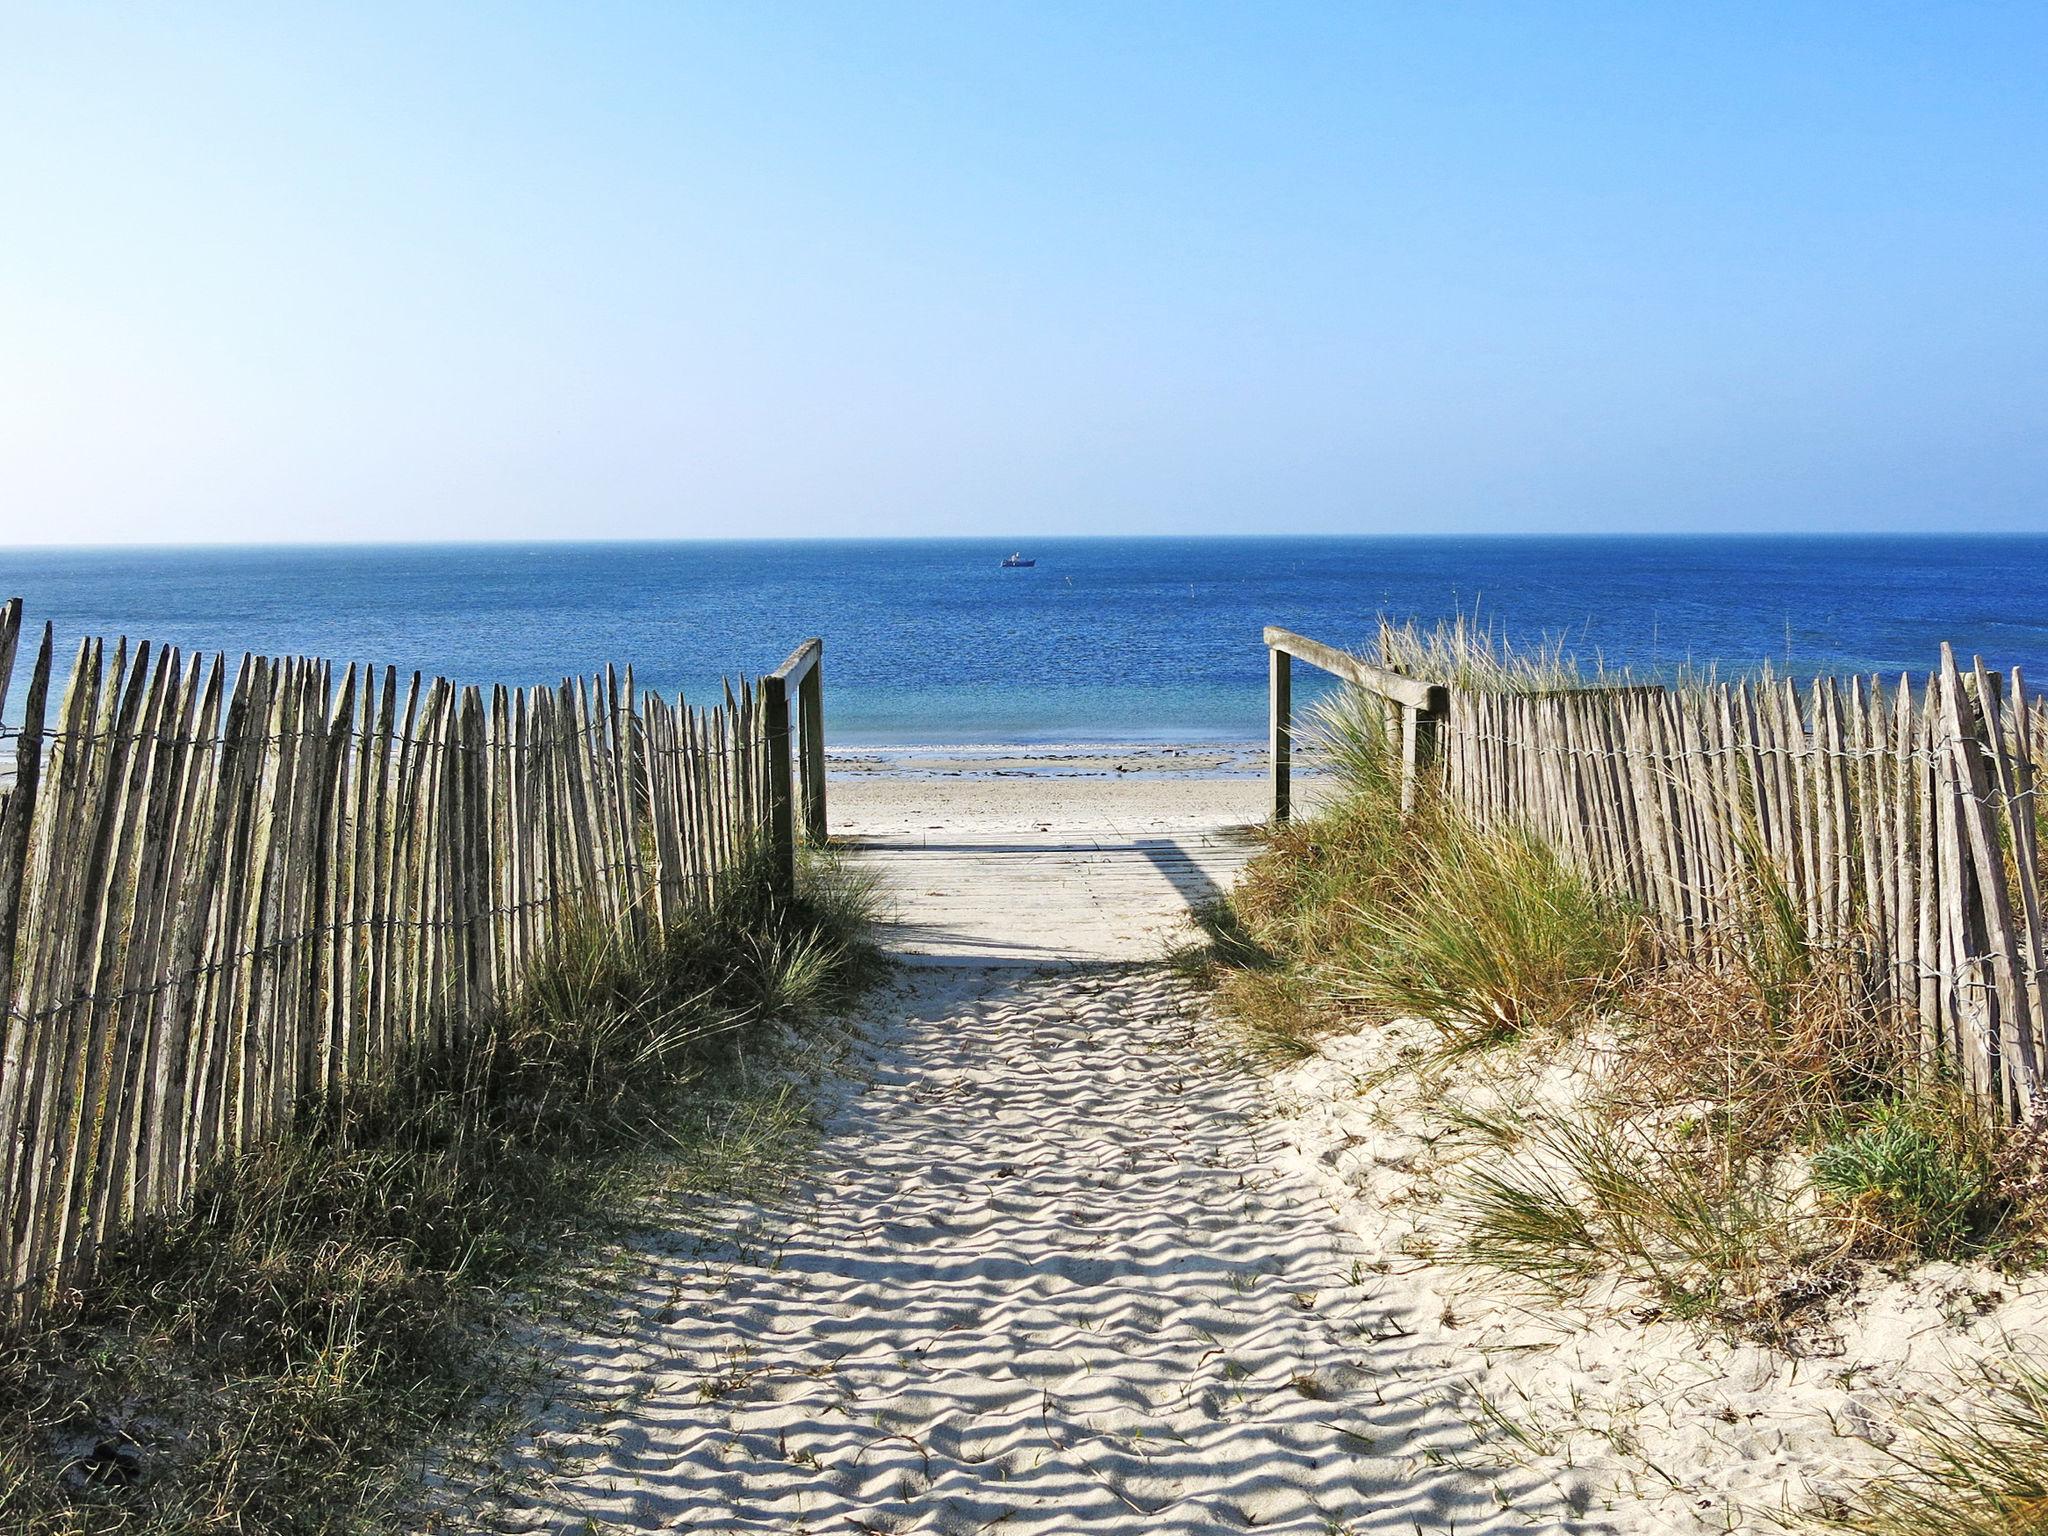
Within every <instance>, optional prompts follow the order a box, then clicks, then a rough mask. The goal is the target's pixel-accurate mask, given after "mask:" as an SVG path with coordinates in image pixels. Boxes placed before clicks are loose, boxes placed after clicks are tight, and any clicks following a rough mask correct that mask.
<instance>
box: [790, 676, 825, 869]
mask: <svg viewBox="0 0 2048 1536" xmlns="http://www.w3.org/2000/svg"><path fill="white" fill-rule="evenodd" d="M797 706H798V712H799V714H800V715H801V723H802V726H803V752H804V769H803V774H804V836H805V837H806V838H807V839H808V840H809V841H811V842H813V843H816V844H818V845H820V846H822V845H823V844H824V841H825V836H826V833H825V647H824V645H823V643H822V642H821V643H820V644H819V646H818V659H817V660H816V661H814V662H812V663H811V670H810V671H809V672H808V673H806V674H805V676H804V680H803V681H802V682H801V683H799V684H798V685H797Z"/></svg>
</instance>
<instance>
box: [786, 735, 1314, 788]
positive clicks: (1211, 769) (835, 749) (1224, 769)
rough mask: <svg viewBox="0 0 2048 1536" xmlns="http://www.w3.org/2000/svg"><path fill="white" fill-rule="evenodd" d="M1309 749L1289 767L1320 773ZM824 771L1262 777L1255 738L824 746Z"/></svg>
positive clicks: (902, 775)
mask: <svg viewBox="0 0 2048 1536" xmlns="http://www.w3.org/2000/svg"><path fill="white" fill-rule="evenodd" d="M1319 755H1320V754H1318V753H1317V752H1316V751H1315V749H1314V747H1313V746H1310V745H1306V744H1303V743H1300V742H1297V743H1296V745H1295V760H1294V771H1295V773H1296V774H1297V775H1301V776H1313V775H1315V774H1317V773H1320V772H1321V771H1322V766H1321V764H1320V762H1319V760H1318V759H1319ZM825 771H826V773H827V775H828V776H829V777H830V778H832V779H835V780H844V781H858V780H861V779H908V780H933V779H970V780H996V779H1109V780H1116V779H1226V780H1253V779H1263V778H1265V776H1266V773H1267V759H1266V744H1265V743H1264V742H1263V741H1233V742H1212V741H1196V742H1085V741H1083V742H1037V743H1028V744H1026V743H987V744H984V743H970V744H964V745H962V744H951V743H944V742H931V743H923V744H911V745H901V746H852V745H834V744H833V743H832V742H831V741H830V740H829V739H828V740H827V742H826V745H825Z"/></svg>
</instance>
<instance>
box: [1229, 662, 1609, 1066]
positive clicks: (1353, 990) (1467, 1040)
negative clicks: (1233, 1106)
mask: <svg viewBox="0 0 2048 1536" xmlns="http://www.w3.org/2000/svg"><path fill="white" fill-rule="evenodd" d="M1311 729H1312V730H1313V732H1314V734H1315V736H1316V737H1317V739H1318V740H1319V741H1320V743H1321V744H1322V750H1323V752H1324V755H1325V758H1326V760H1327V761H1328V762H1329V763H1330V765H1331V771H1332V774H1333V778H1334V781H1335V783H1336V786H1337V794H1336V795H1335V796H1334V797H1333V799H1332V800H1331V801H1330V803H1329V804H1328V805H1327V806H1326V808H1325V809H1323V810H1322V811H1321V812H1320V813H1319V814H1317V815H1315V816H1312V817H1309V818H1307V819H1304V820H1302V821H1299V822H1296V823H1292V824H1290V825H1288V826H1285V827H1281V828H1278V829H1275V830H1274V831H1273V832H1272V833H1271V835H1270V841H1269V845H1268V848H1267V850H1266V852H1265V853H1264V854H1263V855H1262V856H1261V857H1260V858H1258V859H1256V860H1254V861H1253V863H1252V864H1251V866H1250V867H1249V869H1248V870H1247V871H1246V873H1245V876H1244V878H1243V880H1242V882H1241V883H1240V885H1239V887H1238V889H1237V891H1236V892H1235V893H1234V894H1233V896H1232V898H1231V902H1230V920H1229V931H1230V933H1231V936H1232V937H1231V943H1232V944H1233V945H1234V946H1235V948H1234V950H1231V949H1225V950H1221V951H1219V952H1218V953H1217V955H1216V961H1217V966H1218V970H1219V973H1220V975H1221V978H1222V979H1221V982H1220V984H1221V985H1222V987H1223V988H1224V990H1225V992H1226V993H1227V997H1226V1003H1227V1005H1228V1006H1229V1007H1230V1008H1231V1010H1232V1011H1233V1012H1235V1013H1236V1014H1237V1015H1239V1016H1240V1017H1244V1018H1251V1019H1255V1020H1258V1021H1260V1027H1261V1028H1262V1029H1263V1030H1264V1032H1265V1033H1266V1034H1268V1035H1269V1036H1271V1035H1277V1034H1280V1033H1282V1032H1283V1024H1282V1022H1281V1021H1282V1020H1284V1019H1285V1018H1286V1017H1288V1016H1290V1015H1294V1016H1298V1017H1299V1020H1300V1022H1299V1026H1298V1028H1297V1030H1296V1034H1297V1038H1298V1042H1306V1041H1308V1040H1312V1038H1313V1036H1314V1035H1315V1033H1316V1032H1317V1031H1318V1030H1319V1029H1323V1028H1328V1027H1331V1026H1333V1025H1334V1024H1336V1023H1337V1022H1339V1021H1341V1020H1344V1019H1347V1018H1354V1017H1357V1016H1359V1015H1366V1016H1379V1017H1391V1016H1396V1015H1413V1016H1419V1017H1423V1018H1427V1019H1429V1020H1430V1021H1431V1022H1433V1023H1435V1024H1437V1025H1438V1026H1439V1027H1440V1028H1441V1029H1442V1030H1443V1031H1444V1032H1445V1035H1446V1037H1447V1039H1449V1040H1451V1041H1453V1042H1454V1043H1456V1044H1459V1045H1473V1044H1480V1043H1485V1042H1488V1041H1494V1040H1499V1039H1505V1038H1511V1037H1513V1036H1515V1035H1518V1034H1521V1033H1523V1032H1525V1031H1553V1030H1556V1029H1559V1028H1561V1027H1563V1026H1564V1025H1565V1024H1566V1023H1567V1022H1568V1021H1569V1020H1571V1019H1572V1018H1573V1017H1574V1016H1576V1015H1578V1014H1579V1013H1581V1012H1583V1011H1584V1010H1585V1009H1587V1008H1588V1007H1590V1006H1591V1005H1593V1004H1594V1003H1595V1002H1596V1001H1597V999H1598V998H1599V997H1600V996H1601V995H1602V994H1603V993H1604V992H1605V991H1606V990H1607V989H1609V988H1610V987H1611V986H1612V985H1613V983H1614V982H1615V980H1616V979H1617V978H1618V977H1619V976H1620V975H1622V974H1623V973H1625V972H1626V970H1627V969H1628V967H1629V965H1630V964H1631V961H1632V958H1633V956H1634V953H1635V950H1636V944H1637V923H1636V921H1635V919H1634V917H1633V915H1632V914H1631V913H1630V912H1629V911H1628V909H1627V908H1626V906H1625V904H1623V903H1621V902H1618V901H1615V900H1613V899H1611V898H1608V897H1605V896H1603V895H1602V894H1601V893H1599V892H1596V891H1595V890H1593V889H1592V888H1591V887H1590V886H1589V885H1588V884H1587V883H1586V882H1585V880H1584V879H1583V878H1582V877H1581V876H1580V875H1579V874H1578V873H1577V871H1575V870H1574V869H1572V868H1571V867H1570V866H1569V865H1567V864H1566V863H1565V861H1564V860H1562V859H1561V858H1560V857H1559V856H1558V855H1557V853H1556V852H1555V850H1553V849H1551V848H1550V847H1549V846H1547V845H1546V844H1544V843H1542V842H1540V841H1539V840H1537V839H1535V838H1533V837H1530V836H1528V835H1527V834H1526V833H1524V832H1522V831H1521V830H1520V829H1517V828H1500V829H1494V828H1479V827H1475V826H1473V825H1472V824H1471V823H1470V822H1469V821H1467V820H1466V819H1465V818H1464V817H1463V816H1461V815H1460V814H1459V813H1458V811H1457V810H1456V808H1455V807H1453V806H1451V805H1449V804H1448V803H1446V802H1445V801H1444V800H1443V799H1442V798H1441V797H1440V796H1437V795H1435V794H1431V793H1428V792H1427V791H1425V792H1424V793H1423V794H1422V795H1421V797H1420V798H1419V800H1418V802H1417V803H1416V804H1415V806H1414V807H1413V808H1412V809H1410V810H1407V811H1405V812H1404V811H1403V809H1402V807H1401V785H1400V776H1399V768H1398V758H1397V755H1396V744H1395V742H1394V741H1393V740H1392V739H1391V736H1390V734H1389V732H1388V731H1387V729H1386V726H1385V724H1384V716H1383V715H1382V713H1381V711H1380V709H1379V707H1378V705H1377V703H1376V702H1375V701H1373V700H1371V699H1368V698H1366V697H1364V696H1362V695H1359V694H1356V693H1348V692H1347V693H1343V694H1338V695H1335V696H1333V697H1332V698H1330V699H1328V700H1326V701H1324V702H1323V703H1322V704H1321V705H1320V706H1319V707H1318V710H1317V712H1316V714H1315V716H1314V719H1313V724H1312V727H1311ZM1220 926H1221V925H1220V924H1219V923H1218V922H1216V921H1212V922H1211V924H1210V927H1211V930H1212V932H1215V931H1218V929H1219V927H1220ZM1249 952H1256V953H1257V954H1259V955H1260V956H1262V957H1263V960H1262V963H1261V964H1259V965H1257V966H1246V965H1245V964H1244V963H1243V960H1242V957H1243V955H1244V954H1246V953H1249ZM1311 1000H1313V1001H1311Z"/></svg>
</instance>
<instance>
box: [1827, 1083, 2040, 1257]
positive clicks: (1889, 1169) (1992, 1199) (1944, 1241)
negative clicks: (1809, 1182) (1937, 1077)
mask: <svg viewBox="0 0 2048 1536" xmlns="http://www.w3.org/2000/svg"><path fill="white" fill-rule="evenodd" d="M1980 1126H1981V1121H1980V1120H1979V1118H1978V1117H1977V1116H1976V1115H1975V1114H1973V1113H1972V1112H1971V1111H1970V1110H1969V1108H1968V1107H1966V1106H1964V1105H1962V1104H1960V1103H1957V1102H1952V1101H1951V1099H1949V1098H1948V1097H1945V1096H1922V1097H1919V1098H1905V1099H1898V1100H1894V1101H1892V1102H1890V1103H1887V1104H1884V1105H1881V1106H1879V1107H1878V1108H1877V1110H1876V1111H1875V1112H1874V1113H1872V1114H1871V1115H1870V1117H1869V1118H1868V1119H1867V1120H1865V1121H1864V1122H1863V1123H1862V1124H1860V1125H1858V1126H1856V1127H1855V1128H1854V1129H1850V1130H1846V1131H1844V1132H1842V1133H1841V1134H1840V1135H1838V1136H1837V1137H1836V1138H1835V1139H1834V1140H1832V1141H1830V1142H1829V1143H1828V1144H1827V1145H1825V1146H1823V1147H1822V1148H1821V1149H1820V1150H1819V1151H1818V1152H1816V1153H1815V1154H1814V1158H1813V1178H1814V1183H1815V1184H1816V1185H1817V1186H1818V1187H1819V1188H1820V1189H1822V1190H1824V1191H1826V1192H1827V1193H1828V1194H1829V1195H1831V1196H1833V1197H1834V1198H1835V1199H1836V1200H1838V1201H1840V1202H1841V1203H1842V1204H1843V1205H1844V1206H1845V1207H1846V1208H1847V1209H1848V1211H1849V1212H1850V1213H1851V1215H1852V1216H1854V1218H1855V1219H1856V1220H1857V1222H1858V1224H1859V1225H1860V1226H1861V1227H1862V1228H1863V1229H1864V1230H1865V1231H1866V1232H1868V1233H1870V1234H1872V1235H1873V1236H1874V1237H1875V1238H1876V1239H1877V1240H1878V1242H1879V1243H1880V1244H1881V1245H1882V1246H1883V1247H1884V1248H1885V1249H1888V1250H1890V1251H1892V1252H1895V1253H1900V1254H1926V1255H1930V1256H1933V1257H1937V1258H1952V1257H1955V1256H1958V1255H1960V1254H1962V1253H1965V1252H1967V1251H1969V1250H1970V1249H1972V1248H1975V1247H1980V1246H1982V1245H1983V1244H1984V1243H1985V1242H1986V1241H1988V1240H1989V1239H1990V1238H1991V1237H1992V1236H1993V1235H1994V1234H1995V1233H1996V1232H1997V1230H1998V1228H1999V1226H2000V1224H2001V1222H2002V1221H2003V1218H2004V1216H2005V1214H2006V1201H2005V1199H2004V1197H2003V1196H2002V1194H2001V1193H2000V1190H1999V1183H1998V1178H1997V1171H1996V1169H1995V1167H1994V1164H1993V1153H1992V1147H1991V1142H1990V1137H1989V1136H1988V1135H1986V1134H1985V1133H1984V1132H1983V1131H1982V1130H1981V1129H1980Z"/></svg>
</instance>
